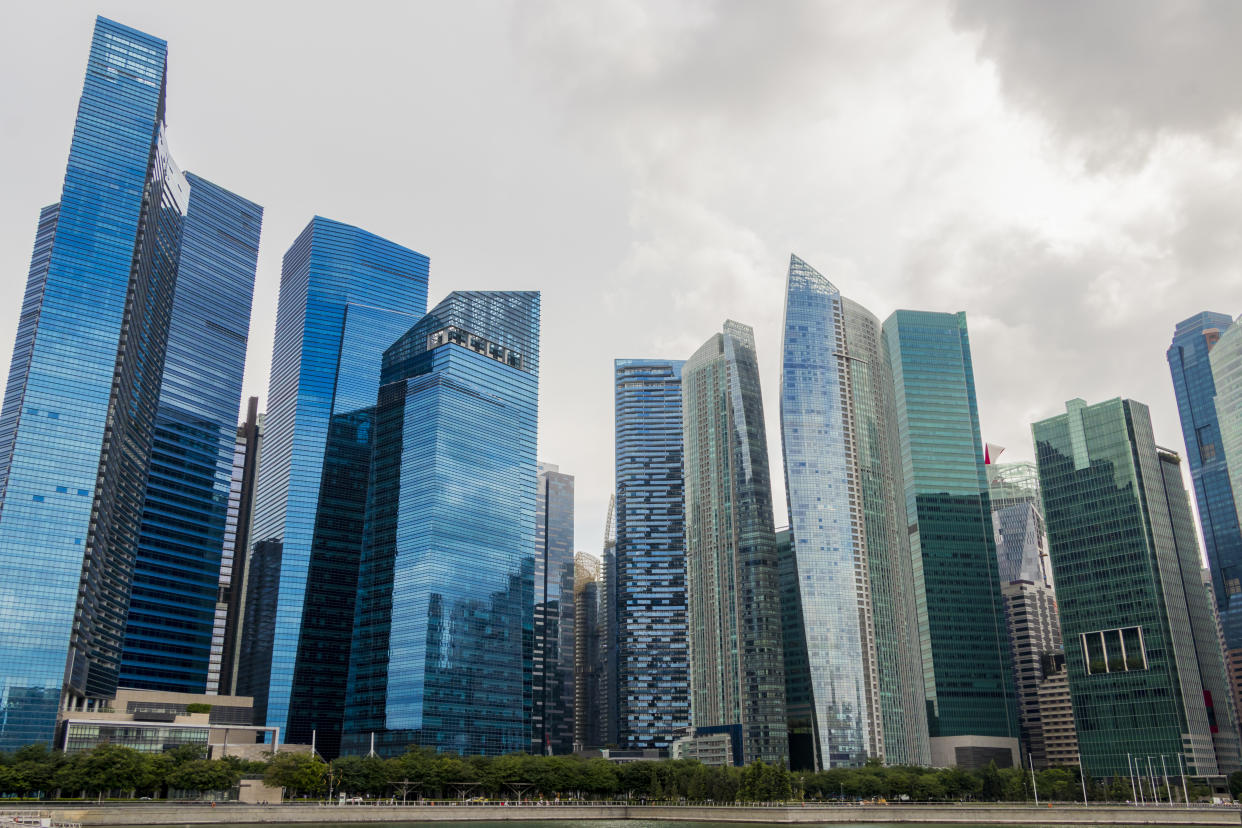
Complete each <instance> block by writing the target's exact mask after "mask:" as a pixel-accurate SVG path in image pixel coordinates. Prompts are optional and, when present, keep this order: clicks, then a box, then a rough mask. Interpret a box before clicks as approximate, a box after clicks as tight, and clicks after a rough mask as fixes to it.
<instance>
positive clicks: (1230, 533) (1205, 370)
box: [1167, 311, 1242, 693]
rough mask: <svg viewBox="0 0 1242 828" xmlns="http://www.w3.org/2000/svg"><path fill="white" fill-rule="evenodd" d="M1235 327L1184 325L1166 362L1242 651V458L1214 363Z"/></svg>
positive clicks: (1226, 620) (1225, 621) (1231, 631)
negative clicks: (1226, 428) (1240, 474)
mask: <svg viewBox="0 0 1242 828" xmlns="http://www.w3.org/2000/svg"><path fill="white" fill-rule="evenodd" d="M1232 325H1233V319H1232V318H1230V316H1229V315H1228V314H1225V313H1212V312H1209V311H1204V312H1203V313H1198V314H1195V315H1194V316H1192V317H1190V318H1189V319H1183V320H1182V321H1181V322H1179V323H1178V325H1177V328H1176V329H1175V330H1174V331H1173V343H1172V344H1171V345H1170V346H1169V350H1168V353H1167V356H1168V360H1169V370H1170V372H1171V373H1172V374H1173V390H1174V392H1175V393H1176V395H1177V411H1178V414H1179V415H1180V417H1181V421H1182V436H1183V437H1184V438H1185V440H1186V462H1187V464H1188V465H1189V466H1190V480H1191V483H1192V484H1193V486H1194V490H1195V502H1196V503H1197V504H1198V506H1199V525H1200V526H1201V527H1202V529H1203V547H1204V552H1206V553H1207V559H1208V568H1209V569H1210V570H1211V573H1212V589H1213V592H1215V594H1216V606H1217V607H1218V608H1219V610H1220V615H1221V622H1222V626H1223V627H1224V630H1225V645H1226V647H1227V648H1228V649H1230V650H1242V530H1240V529H1239V526H1238V510H1237V507H1236V505H1235V502H1234V492H1233V486H1232V485H1231V484H1230V481H1229V464H1230V462H1231V461H1232V462H1234V463H1242V457H1239V458H1231V457H1226V456H1225V450H1224V446H1223V445H1222V441H1221V432H1220V418H1219V417H1218V416H1217V412H1216V400H1215V397H1216V390H1217V389H1216V381H1215V379H1214V378H1213V375H1212V365H1211V361H1210V358H1209V352H1210V351H1211V350H1212V347H1213V346H1214V345H1215V344H1216V342H1217V341H1218V340H1219V339H1220V337H1221V334H1223V333H1224V332H1225V331H1227V330H1228V329H1229V328H1230V327H1231V326H1232ZM1234 692H1235V693H1237V692H1238V691H1237V689H1235V691H1234Z"/></svg>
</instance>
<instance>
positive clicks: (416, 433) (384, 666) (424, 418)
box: [345, 292, 561, 755]
mask: <svg viewBox="0 0 1242 828" xmlns="http://www.w3.org/2000/svg"><path fill="white" fill-rule="evenodd" d="M382 383H383V384H382V387H381V389H380V395H379V403H378V406H377V409H376V420H375V435H374V445H375V460H374V472H373V476H372V491H371V495H370V498H369V505H368V509H367V516H366V524H367V529H366V535H367V542H366V544H365V545H364V547H363V554H362V564H361V568H360V574H359V578H358V605H357V619H356V621H355V623H354V636H353V647H352V656H351V661H350V670H349V691H348V698H347V703H346V715H345V722H346V737H345V749H346V751H347V752H351V753H364V752H366V751H367V750H368V749H369V746H370V739H371V735H372V734H374V738H375V748H376V750H377V751H380V752H382V753H385V754H393V753H397V754H399V753H403V752H405V750H406V749H407V748H408V746H409V745H411V744H417V745H425V746H428V747H433V748H435V749H437V750H440V751H448V752H454V753H459V754H463V755H476V754H493V755H495V754H505V753H514V752H517V751H527V750H529V749H530V746H531V675H532V663H531V662H532V652H531V650H532V646H531V641H532V638H533V635H534V619H533V615H534V606H533V605H534V572H535V561H534V557H535V556H534V550H535V488H536V485H535V484H536V465H535V439H536V428H537V422H538V392H539V294H538V293H534V292H454V293H450V294H449V295H448V297H446V298H445V299H444V300H443V301H442V302H440V304H438V305H437V306H436V307H435V308H434V309H432V310H431V311H430V312H429V313H428V314H427V315H426V316H424V317H423V318H422V319H421V320H420V321H419V322H418V323H417V324H416V325H414V326H413V327H412V328H410V330H409V331H408V332H407V333H406V334H405V335H403V336H402V337H401V338H400V339H398V340H397V341H396V342H395V343H393V345H392V346H391V347H390V348H388V350H386V351H385V352H384V360H383V376H382ZM429 482H430V484H431V485H429ZM557 724H558V725H559V724H561V723H559V722H558V723H557Z"/></svg>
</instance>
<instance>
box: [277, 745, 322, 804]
mask: <svg viewBox="0 0 1242 828" xmlns="http://www.w3.org/2000/svg"><path fill="white" fill-rule="evenodd" d="M327 771H328V766H327V765H326V764H325V763H324V761H323V760H322V759H320V758H319V757H318V756H313V755H311V754H309V753H278V754H276V755H275V756H273V757H272V761H271V762H269V763H268V765H267V771H266V772H264V774H263V781H264V782H266V783H267V784H268V785H272V786H274V787H277V788H284V789H285V794H286V795H287V796H316V795H318V794H320V793H323V792H324V791H326V790H327V779H326V775H327Z"/></svg>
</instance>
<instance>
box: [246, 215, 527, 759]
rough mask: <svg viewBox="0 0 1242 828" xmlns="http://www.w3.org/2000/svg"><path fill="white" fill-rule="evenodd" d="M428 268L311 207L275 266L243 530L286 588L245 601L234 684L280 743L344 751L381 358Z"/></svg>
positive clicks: (417, 312) (413, 315) (417, 297)
mask: <svg viewBox="0 0 1242 828" xmlns="http://www.w3.org/2000/svg"><path fill="white" fill-rule="evenodd" d="M427 269H428V260H427V257H426V256H423V255H422V254H420V253H416V252H414V251H413V250H409V249H408V248H405V247H402V246H401V245H398V244H394V243H393V242H390V241H387V240H385V239H382V238H380V237H379V236H375V235H373V234H371V233H368V232H366V231H365V230H360V229H358V228H357V227H351V226H349V225H347V224H341V223H340V222H335V221H331V220H329V219H325V218H321V217H318V216H316V217H315V218H314V219H312V221H311V222H310V224H309V225H307V227H306V229H305V230H303V231H302V233H301V235H299V236H298V238H297V240H296V241H294V243H293V246H292V247H290V248H289V251H288V252H287V253H286V254H285V259H284V265H283V267H282V270H281V281H280V304H279V307H278V308H277V312H276V339H275V344H274V346H273V350H272V370H271V374H270V377H269V379H268V407H267V419H266V422H265V424H264V437H263V455H262V459H261V460H260V464H259V483H258V494H257V495H256V503H255V521H254V526H253V528H252V530H251V539H252V541H253V544H254V546H253V554H254V555H255V556H258V557H259V558H260V559H261V560H260V563H261V565H260V566H258V567H256V571H260V570H261V571H263V572H270V571H279V573H280V588H279V590H278V591H277V594H275V595H265V596H259V597H257V598H256V603H255V605H254V606H253V607H252V602H251V601H250V600H249V597H248V599H247V619H248V620H247V622H246V632H245V637H246V639H247V640H246V642H245V643H244V645H243V649H244V650H245V651H246V661H247V663H248V665H249V666H248V670H249V671H250V672H251V674H250V676H249V677H248V679H247V680H246V681H244V682H240V683H239V688H238V692H243V693H246V692H248V693H250V694H251V695H253V696H254V698H255V709H256V710H257V711H261V712H260V715H264V714H265V715H266V721H267V724H269V725H275V726H278V727H280V728H281V732H282V736H283V737H284V739H285V740H286V741H288V742H294V743H309V742H310V741H311V738H312V735H314V736H315V737H316V744H317V746H318V748H319V750H320V752H321V753H323V754H324V755H326V756H330V757H331V756H335V755H336V752H337V750H338V748H339V739H340V725H341V714H342V708H343V705H344V694H345V678H346V673H347V671H348V665H349V643H350V628H351V625H352V624H353V617H354V600H355V592H356V589H357V578H358V556H359V554H360V549H361V543H362V525H363V513H364V510H365V507H366V493H367V482H368V478H369V475H370V462H371V438H372V433H373V426H374V422H373V421H374V413H375V412H374V409H375V403H376V395H377V393H378V391H379V385H380V366H381V361H382V357H383V354H384V351H385V350H386V349H387V348H388V347H389V346H390V345H392V343H393V342H394V341H395V340H396V339H397V338H398V337H400V336H401V335H402V334H403V333H405V332H406V331H407V330H409V328H410V326H411V325H413V324H414V323H415V322H417V321H418V319H419V317H421V316H422V315H423V313H424V312H425V311H426V307H427ZM532 481H533V472H532ZM532 485H533V483H532ZM252 560H253V559H252ZM257 602H263V603H269V604H272V605H274V607H275V609H274V612H272V611H270V610H268V609H265V608H263V607H262V606H259V605H258V603H257ZM252 609H253V612H252V611H251V610H252ZM269 653H270V655H268V654H269Z"/></svg>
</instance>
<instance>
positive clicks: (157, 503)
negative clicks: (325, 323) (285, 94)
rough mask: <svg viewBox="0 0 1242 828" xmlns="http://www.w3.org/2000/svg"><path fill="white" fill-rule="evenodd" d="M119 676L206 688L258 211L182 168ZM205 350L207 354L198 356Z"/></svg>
mask: <svg viewBox="0 0 1242 828" xmlns="http://www.w3.org/2000/svg"><path fill="white" fill-rule="evenodd" d="M186 179H187V180H188V181H189V184H190V198H189V206H188V209H187V210H186V214H185V218H184V219H183V221H182V228H181V250H180V256H179V258H178V260H177V285H176V288H175V290H174V292H173V300H172V315H171V320H170V322H169V327H168V343H167V348H166V352H165V358H164V373H163V378H162V380H161V382H160V396H159V404H158V407H157V409H156V413H155V432H154V440H153V442H152V446H151V460H150V470H149V471H148V474H147V483H146V500H145V502H144V504H143V507H142V534H141V536H140V537H139V539H138V556H137V561H136V563H135V566H134V578H133V587H132V589H131V594H130V606H129V618H128V620H127V622H126V625H125V643H124V649H123V651H122V654H121V676H120V684H121V686H123V687H136V688H140V689H145V690H165V691H171V692H175V693H203V692H205V691H206V690H207V685H208V674H209V673H210V664H211V657H212V649H211V645H212V630H213V627H214V623H215V615H216V597H217V593H218V592H219V582H220V561H221V558H222V557H223V549H224V534H225V528H226V523H227V521H228V496H227V492H228V491H229V487H230V485H231V481H232V475H233V450H234V447H235V443H236V435H237V410H238V408H239V407H240V404H241V385H242V374H243V373H244V371H245V368H246V338H247V336H248V335H249V331H250V301H251V296H252V295H253V293H254V276H255V267H256V265H257V263H258V257H259V227H260V225H261V224H262V221H263V208H261V207H259V206H258V205H257V204H254V203H252V202H249V201H246V200H245V199H243V198H240V197H238V196H236V195H234V194H232V193H230V192H229V191H228V190H225V189H222V188H220V187H217V186H215V185H214V184H211V183H210V182H208V181H204V180H203V179H201V178H198V177H197V176H194V175H191V174H187V176H186ZM204 353H210V354H211V358H210V360H205V359H204V358H203V354H204Z"/></svg>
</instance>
